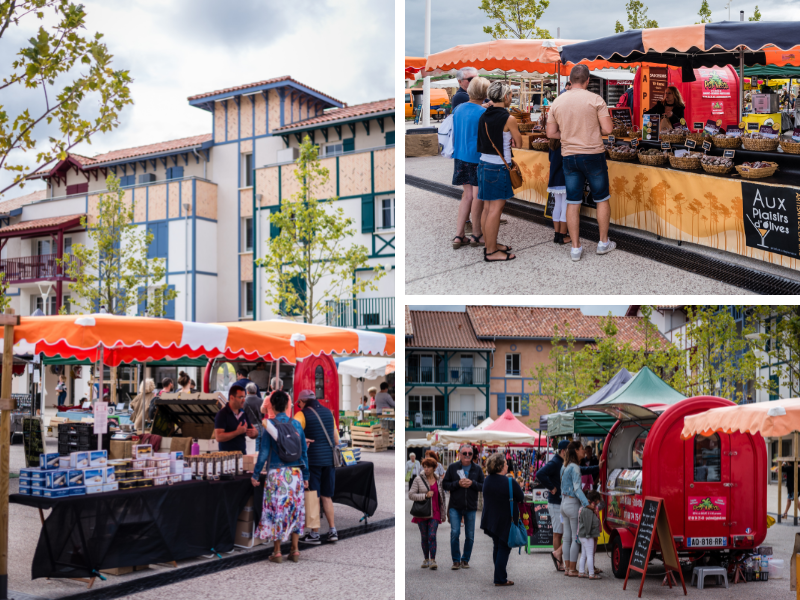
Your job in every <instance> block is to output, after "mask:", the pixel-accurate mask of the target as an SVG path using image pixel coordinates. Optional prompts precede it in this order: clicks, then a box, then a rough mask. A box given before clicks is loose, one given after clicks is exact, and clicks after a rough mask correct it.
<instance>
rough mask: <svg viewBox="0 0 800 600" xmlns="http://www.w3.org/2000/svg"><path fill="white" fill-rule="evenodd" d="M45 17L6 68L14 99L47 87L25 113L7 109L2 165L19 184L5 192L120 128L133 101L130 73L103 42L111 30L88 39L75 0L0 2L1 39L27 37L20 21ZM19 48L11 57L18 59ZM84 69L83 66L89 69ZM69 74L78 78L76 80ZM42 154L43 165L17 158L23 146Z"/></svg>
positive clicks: (0, 116)
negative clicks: (40, 136) (41, 134)
mask: <svg viewBox="0 0 800 600" xmlns="http://www.w3.org/2000/svg"><path fill="white" fill-rule="evenodd" d="M34 19H38V20H39V21H41V22H42V24H41V25H40V27H39V29H38V31H37V32H36V35H35V36H34V37H32V38H30V39H29V40H28V42H27V44H26V45H24V46H23V47H22V48H21V49H20V50H19V51H18V52H16V58H15V59H14V60H13V61H11V64H10V65H6V68H5V69H4V71H5V77H4V78H3V80H2V82H0V90H5V94H6V96H13V95H15V94H17V95H18V96H20V97H26V96H25V95H24V94H25V93H26V91H27V90H38V91H41V99H40V101H37V102H31V103H30V106H29V108H25V109H24V110H22V111H21V112H19V114H17V115H16V116H15V115H11V114H8V112H7V111H6V110H2V111H0V167H2V168H3V169H5V170H6V171H9V172H11V173H13V174H14V181H13V182H12V183H11V184H10V185H8V186H6V187H5V188H4V189H2V190H0V194H3V193H4V192H6V191H7V190H9V189H10V188H12V187H14V186H17V185H19V186H20V187H23V186H24V180H25V178H26V177H28V176H30V175H33V174H34V173H38V172H39V171H41V170H42V169H44V168H45V167H47V166H48V165H50V164H52V163H53V162H54V161H56V160H63V159H65V158H67V152H68V151H69V150H70V149H72V148H73V147H74V146H75V145H76V144H79V143H81V142H86V143H91V136H92V135H94V134H95V133H97V132H106V131H111V129H113V128H114V127H117V125H119V121H118V118H117V117H118V115H119V112H120V110H122V108H123V107H124V106H125V105H126V104H131V103H132V102H133V101H132V100H131V98H130V92H129V90H128V84H129V83H130V82H131V78H130V76H129V74H128V71H119V70H114V69H112V68H111V59H112V56H111V54H109V52H108V48H106V45H105V44H104V43H102V42H101V39H102V37H103V34H101V33H95V34H94V35H93V36H84V35H83V33H84V30H85V29H86V12H85V10H84V7H83V5H82V4H73V3H72V2H70V1H69V0H17V1H13V0H10V1H5V2H0V39H2V38H3V37H4V36H5V37H6V38H7V39H10V40H12V41H13V40H14V39H15V38H18V37H20V36H21V35H22V33H21V30H20V24H23V25H27V24H28V22H29V21H32V20H34ZM12 54H13V51H12V49H11V48H8V47H6V48H5V55H6V56H8V57H11V56H12ZM81 70H83V71H81ZM69 78H72V80H71V81H69ZM50 124H55V125H57V127H52V128H48V131H50V134H49V136H48V138H47V140H46V141H44V143H43V144H42V146H41V147H38V148H37V145H38V144H39V142H40V141H43V140H37V139H36V137H34V129H35V128H36V127H37V126H40V125H41V126H44V125H50ZM34 150H35V151H36V161H35V163H36V164H35V165H33V166H31V165H26V164H23V163H21V162H12V161H11V160H10V158H11V154H12V153H14V152H16V151H21V152H28V151H34Z"/></svg>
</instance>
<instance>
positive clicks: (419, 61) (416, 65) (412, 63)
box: [404, 56, 425, 81]
mask: <svg viewBox="0 0 800 600" xmlns="http://www.w3.org/2000/svg"><path fill="white" fill-rule="evenodd" d="M424 68H425V59H424V58H423V57H421V56H406V69H405V73H404V76H405V78H406V79H410V80H411V81H414V80H415V79H419V74H420V72H421V71H422V70H423V69H424Z"/></svg>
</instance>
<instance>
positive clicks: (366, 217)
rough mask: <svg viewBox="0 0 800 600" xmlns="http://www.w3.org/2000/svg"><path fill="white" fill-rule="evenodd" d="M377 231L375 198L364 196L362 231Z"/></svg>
mask: <svg viewBox="0 0 800 600" xmlns="http://www.w3.org/2000/svg"><path fill="white" fill-rule="evenodd" d="M373 231H375V198H374V197H373V196H362V198H361V233H372V232H373Z"/></svg>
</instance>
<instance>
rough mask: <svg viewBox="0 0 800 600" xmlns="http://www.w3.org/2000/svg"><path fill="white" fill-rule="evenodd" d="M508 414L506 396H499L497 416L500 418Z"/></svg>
mask: <svg viewBox="0 0 800 600" xmlns="http://www.w3.org/2000/svg"><path fill="white" fill-rule="evenodd" d="M504 412H506V395H505V394H497V416H498V417H499V416H500V415H502V414H503V413H504Z"/></svg>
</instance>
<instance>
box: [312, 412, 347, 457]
mask: <svg viewBox="0 0 800 600" xmlns="http://www.w3.org/2000/svg"><path fill="white" fill-rule="evenodd" d="M306 408H307V409H308V410H310V411H311V412H312V413H314V416H315V417H317V421H319V424H320V426H321V427H322V433H324V434H325V438H326V439H327V440H328V444H329V445H330V447H331V448H332V449H333V466H334V467H341V466H342V465H343V464H344V457H343V456H342V449H341V448H339V446H334V445H333V442H332V441H331V438H330V436H329V435H328V431H327V430H326V429H325V423H323V422H322V419H320V418H319V415H318V414H317V411H315V410H314V409H313V408H311V407H310V406H306Z"/></svg>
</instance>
